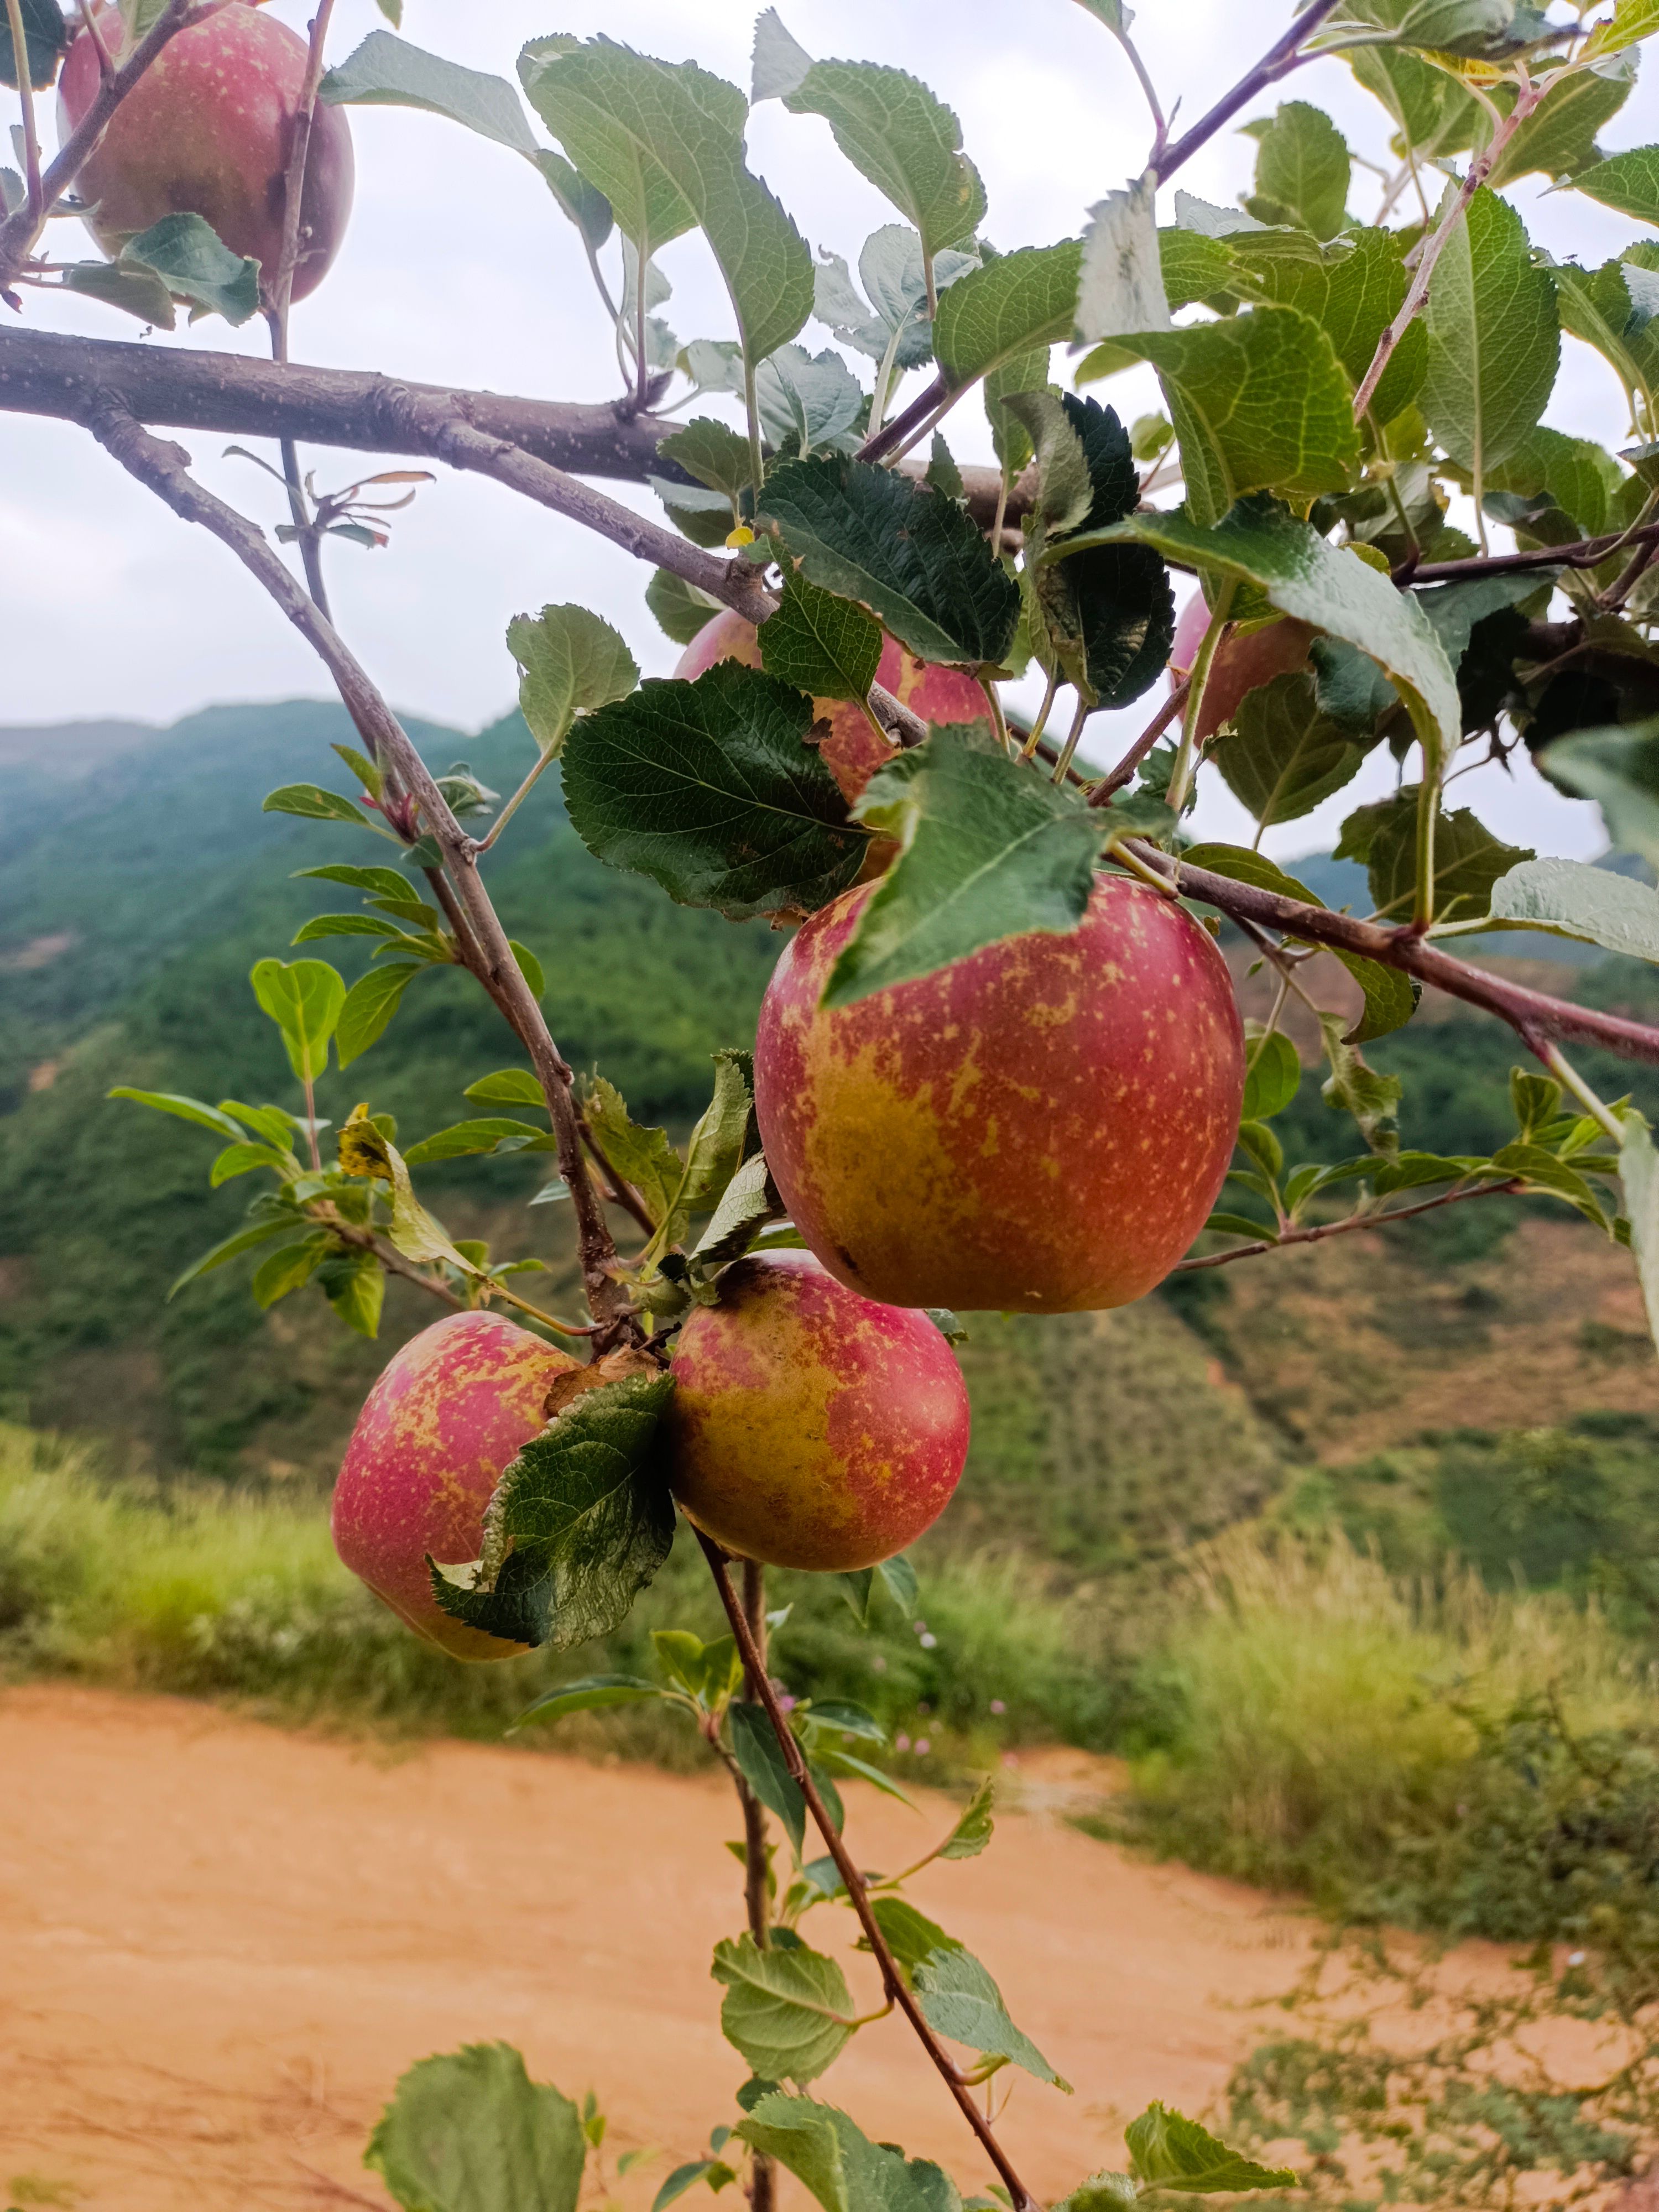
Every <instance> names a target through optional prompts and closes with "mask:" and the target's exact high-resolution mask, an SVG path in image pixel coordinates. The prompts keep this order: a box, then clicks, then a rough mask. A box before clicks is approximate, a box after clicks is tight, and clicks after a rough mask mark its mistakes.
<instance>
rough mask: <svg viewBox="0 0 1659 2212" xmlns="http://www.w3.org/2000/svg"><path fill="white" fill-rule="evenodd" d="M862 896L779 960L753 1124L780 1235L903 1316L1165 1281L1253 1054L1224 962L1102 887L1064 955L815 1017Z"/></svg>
mask: <svg viewBox="0 0 1659 2212" xmlns="http://www.w3.org/2000/svg"><path fill="white" fill-rule="evenodd" d="M872 896H873V889H872V886H869V885H855V886H854V889H853V890H850V891H845V892H843V893H842V896H841V897H840V898H838V899H836V900H835V901H833V902H831V904H829V906H826V907H824V908H822V909H821V910H820V911H819V912H818V913H817V914H815V915H813V916H812V918H811V921H808V922H807V923H806V924H805V927H803V928H802V929H801V930H800V932H799V934H798V935H797V936H796V937H795V938H794V939H793V942H792V943H791V944H790V945H788V946H787V948H786V949H785V951H784V953H783V956H782V957H781V959H780V961H779V962H778V964H777V967H776V969H775V971H774V973H773V976H772V981H771V982H770V983H769V985H768V987H767V991H766V996H765V999H764V1000H763V1003H762V1006H761V1014H760V1024H759V1030H758V1032H757V1037H756V1041H755V1106H756V1111H757V1115H758V1116H759V1120H760V1130H761V1136H762V1139H763V1143H764V1145H765V1147H766V1157H767V1159H768V1161H769V1164H770V1166H771V1170H772V1174H773V1176H774V1177H775V1181H776V1182H777V1186H778V1188H779V1190H780V1192H781V1194H782V1196H783V1200H784V1202H785V1204H786V1205H787V1207H788V1209H789V1212H790V1214H791V1216H792V1218H793V1221H794V1224H795V1226H796V1227H797V1228H798V1229H799V1231H800V1233H801V1235H802V1236H803V1237H805V1240H806V1243H807V1244H808V1245H809V1246H810V1247H811V1249H812V1251H813V1252H815V1253H816V1254H817V1256H818V1258H819V1259H820V1260H821V1261H823V1265H824V1266H825V1267H827V1268H829V1272H830V1273H831V1274H833V1275H835V1276H836V1278H837V1279H839V1280H840V1281H842V1282H843V1283H847V1284H849V1285H853V1286H854V1287H855V1288H856V1289H859V1290H860V1291H865V1292H866V1294H867V1295H868V1296H869V1297H875V1298H884V1299H886V1300H888V1301H890V1303H891V1304H894V1305H897V1306H924V1305H929V1306H931V1305H939V1306H955V1307H958V1308H962V1309H963V1310H973V1309H976V1308H994V1309H997V1310H1001V1311H1005V1312H1024V1313H1075V1312H1080V1311H1085V1310H1091V1309H1094V1308H1097V1307H1101V1306H1119V1305H1127V1304H1129V1303H1130V1302H1131V1301H1132V1300H1133V1299H1135V1298H1139V1297H1143V1296H1144V1295H1145V1294H1146V1292H1147V1291H1150V1290H1151V1289H1152V1287H1153V1285H1155V1284H1157V1283H1158V1282H1160V1281H1162V1279H1163V1278H1164V1276H1165V1275H1166V1274H1168V1273H1169V1272H1170V1268H1171V1267H1173V1266H1174V1265H1175V1263H1176V1261H1177V1260H1179V1259H1180V1257H1181V1256H1182V1253H1183V1252H1185V1251H1186V1249H1187V1248H1188V1245H1189V1244H1190V1243H1192V1241H1193V1238H1194V1237H1195V1236H1196V1235H1197V1234H1198V1231H1200V1228H1202V1226H1203V1225H1204V1221H1205V1218H1206V1215H1207V1214H1208V1213H1209V1211H1210V1208H1211V1207H1212V1205H1213V1204H1214V1202H1215V1199H1216V1195H1217V1194H1218V1191H1219V1190H1220V1188H1221V1184H1222V1181H1223V1178H1224V1177H1225V1174H1226V1171H1227V1164H1228V1161H1229V1159H1230V1158H1231V1153H1232V1149H1233V1141H1234V1138H1235V1136H1236V1134H1237V1128H1238V1117H1239V1108H1240V1104H1241V1103H1242V1100H1243V1086H1244V1038H1243V1029H1242V1027H1241V1024H1240V1022H1239V1018H1238V1010H1237V1006H1236V1005H1235V1003H1234V1000H1233V991H1232V984H1231V980H1230V979H1229V976H1228V974H1227V967H1226V963H1225V961H1224V960H1223V958H1222V957H1221V954H1220V952H1219V951H1218V950H1217V948H1216V945H1215V942H1214V940H1213V939H1212V938H1211V937H1210V935H1209V933H1207V932H1206V930H1205V929H1204V928H1203V927H1200V924H1199V923H1198V922H1197V921H1194V919H1193V917H1192V915H1189V914H1188V912H1187V911H1186V909H1185V908H1182V907H1181V906H1179V905H1177V904H1176V902H1175V901H1174V900H1172V899H1169V898H1165V897H1163V896H1160V894H1159V893H1158V892H1157V891H1155V890H1152V889H1151V888H1150V887H1149V886H1147V885H1146V884H1140V883H1136V882H1134V881H1133V880H1132V879H1131V878H1128V877H1126V876H1102V877H1100V878H1097V882H1096V884H1095V889H1094V893H1093V896H1092V897H1091V901H1090V903H1089V908H1088V911H1087V912H1086V914H1085V916H1084V920H1083V923H1082V927H1080V928H1079V929H1078V930H1077V931H1075V932H1074V933H1073V934H1072V935H1070V936H1066V937H1062V936H1051V935H1047V934H1043V933H1031V934H1030V935H1027V936H1024V937H1016V938H1011V939H1006V940H1005V941H1004V942H1002V943H1001V944H999V945H987V947H986V948H985V949H984V951H981V952H975V953H974V954H972V955H971V956H970V957H969V958H967V959H965V960H960V961H957V963H955V964H954V965H953V966H951V967H949V968H945V969H940V970H939V972H938V973H937V974H935V975H927V976H923V977H921V978H920V979H919V980H918V981H915V982H908V983H900V984H897V985H896V986H895V987H893V988H892V989H890V990H887V991H882V992H878V993H877V994H875V995H873V996H872V997H870V998H867V999H863V1000H858V1001H856V1002H855V1003H854V1005H852V1006H841V1007H836V1008H833V1009H831V1008H827V1007H824V1006H820V1004H819V1000H820V999H821V998H822V996H823V988H824V985H825V982H826V981H827V980H828V978H829V973H830V970H831V969H833V967H834V965H835V963H836V956H837V955H838V954H839V953H840V951H841V950H842V946H843V945H846V943H847V942H848V939H849V938H850V937H851V936H852V934H853V930H854V925H855V924H856V922H857V921H858V918H859V916H860V914H861V913H862V912H863V909H864V908H865V906H866V903H867V902H868V901H869V899H870V898H871V897H872Z"/></svg>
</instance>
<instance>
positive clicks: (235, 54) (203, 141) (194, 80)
mask: <svg viewBox="0 0 1659 2212" xmlns="http://www.w3.org/2000/svg"><path fill="white" fill-rule="evenodd" d="M98 24H99V28H100V31H101V32H102V33H103V35H104V40H105V44H106V46H109V47H110V48H111V50H112V52H117V51H118V48H119V45H120V41H121V36H122V26H121V16H120V11H119V9H118V8H116V7H113V6H105V7H102V8H100V10H99V15H98ZM306 64H307V48H306V43H305V40H303V39H301V38H299V37H297V36H296V35H295V33H294V32H292V31H290V30H289V28H288V27H287V25H286V24H283V23H279V22H277V21H276V18H275V17H274V16H270V15H264V14H263V13H262V12H261V11H260V9H258V6H257V5H254V4H252V0H230V4H229V5H228V6H227V7H224V8H222V9H220V10H219V12H218V14H217V15H213V16H210V18H209V20H208V21H206V22H205V23H202V24H198V25H197V27H196V28H195V29H194V30H191V31H181V32H180V33H179V36H178V37H177V38H176V39H174V40H173V42H172V44H171V45H170V46H166V47H164V48H163V50H162V52H161V56H160V58H158V59H157V60H156V61H155V64H153V65H152V66H151V68H150V69H149V71H148V73H147V74H146V75H145V76H143V78H141V79H140V81H139V82H138V83H137V85H136V86H135V87H134V88H133V89H132V91H131V93H129V94H128V95H127V97H126V99H125V100H123V102H122V103H121V105H120V106H119V107H118V108H117V110H116V112H115V113H114V115H113V116H112V118H111V119H110V122H109V125H108V126H107V128H106V130H105V132H104V136H103V139H102V141H101V143H100V145H99V147H98V149H97V150H96V152H95V153H94V155H93V156H92V158H91V159H90V161H88V162H87V164H86V166H85V167H84V168H83V169H82V172H81V175H80V180H79V185H78V189H79V191H80V192H81V193H82V197H84V198H86V199H88V200H89V201H91V202H93V203H94V208H93V212H92V214H91V215H90V216H89V217H88V228H89V229H90V230H91V232H92V234H93V236H94V239H96V240H97V241H98V244H99V245H100V246H101V247H102V248H103V250H104V252H106V253H107V254H109V255H111V256H112V257H113V256H114V255H115V254H117V253H118V252H120V250H121V247H122V246H123V245H125V242H126V240H128V239H130V238H135V237H137V235H138V234H139V233H140V232H141V231H145V230H148V229H149V228H150V226H151V224H152V223H157V222H160V221H161V218H162V216H168V215H199V216H202V217H203V218H204V221H206V222H210V223H211V224H212V226H213V228H214V229H215V230H216V231H217V232H218V234H219V235H220V237H221V238H222V239H223V240H224V242H225V244H226V245H227V246H229V247H230V249H231V251H232V252H234V253H246V254H251V255H252V257H253V258H254V259H255V260H256V261H258V263H259V264H260V266H261V268H262V269H263V270H264V275H265V277H266V279H267V281H269V280H270V278H272V277H273V276H275V275H276V264H277V262H278V260H279V258H281V254H282V248H283V209H284V205H285V203H286V199H287V190H286V178H287V171H288V161H289V150H290V149H291V147H292V144H293V131H294V118H295V112H296V110H297V108H298V106H299V103H300V97H301V91H302V89H303V87H304V82H305V75H306ZM98 85H99V61H98V53H97V50H96V48H95V47H94V45H93V42H92V39H91V37H90V35H89V33H87V32H85V31H82V33H80V35H79V36H78V37H77V38H76V40H75V41H74V43H73V45H72V46H70V51H69V55H68V58H66V59H65V61H64V68H63V72H62V75H61V76H60V77H59V79H58V120H59V125H60V129H61V131H62V132H63V134H64V136H65V137H67V135H68V133H69V132H70V131H72V130H73V129H74V127H75V125H76V124H77V123H78V122H79V121H80V120H81V118H82V116H83V115H84V114H85V113H86V112H87V110H88V107H90V106H91V105H92V102H93V99H94V95H95V94H96V93H97V90H98ZM353 179H354V167H353V161H352V153H351V131H350V126H349V125H348V124H347V122H346V118H345V114H344V112H343V110H342V109H340V108H337V107H327V106H324V105H323V104H322V103H321V102H320V101H319V103H318V106H317V108H316V110H315V112H314V113H313V118H312V125H311V143H310V148H309V150H308V152H307V156H306V174H305V190H304V192H303V194H302V196H301V234H300V258H299V261H298V264H297V265H296V266H295V271H294V297H295V299H296V300H303V299H304V298H305V297H306V295H307V293H310V292H314V291H315V290H316V289H317V287H318V285H319V284H320V283H322V281H323V278H324V277H325V276H326V275H327V273H328V270H329V265H330V264H331V262H332V260H333V258H334V256H335V254H336V253H337V252H338V250H339V245H340V240H341V239H342V238H343V235H344V234H345V227H346V220H347V218H348V216H349V215H350V213H351V193H352V184H353Z"/></svg>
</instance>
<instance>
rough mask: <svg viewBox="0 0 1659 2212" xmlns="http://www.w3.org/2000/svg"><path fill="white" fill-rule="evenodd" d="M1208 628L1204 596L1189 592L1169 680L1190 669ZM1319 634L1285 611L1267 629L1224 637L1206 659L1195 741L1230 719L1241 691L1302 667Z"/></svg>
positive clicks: (1210, 736)
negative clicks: (1208, 668)
mask: <svg viewBox="0 0 1659 2212" xmlns="http://www.w3.org/2000/svg"><path fill="white" fill-rule="evenodd" d="M1209 626H1210V610H1209V609H1208V607H1206V605H1205V604H1204V594H1203V592H1194V593H1193V596H1192V597H1191V599H1188V602H1187V604H1186V605H1185V606H1184V607H1183V608H1182V611H1181V619H1180V621H1179V622H1178V623H1176V634H1175V642H1174V644H1173V645H1172V646H1171V647H1170V683H1171V684H1176V683H1178V682H1180V681H1181V680H1182V678H1184V677H1186V676H1188V675H1189V674H1190V673H1191V672H1192V665H1193V663H1194V661H1195V660H1196V659H1197V658H1198V648H1199V647H1200V645H1201V644H1202V643H1203V641H1204V633H1205V631H1206V629H1208V628H1209ZM1318 635H1319V633H1318V631H1317V630H1316V629H1314V628H1313V627H1312V626H1311V625H1310V623H1304V622H1297V621H1295V620H1294V619H1293V618H1292V617H1291V616H1288V615H1286V616H1284V617H1281V618H1280V619H1279V621H1278V622H1276V623H1270V624H1269V625H1268V627H1267V629H1256V630H1250V631H1248V632H1247V633H1246V634H1245V635H1243V637H1230V638H1228V639H1226V640H1225V641H1224V642H1223V643H1222V644H1221V645H1220V646H1219V647H1217V650H1216V656H1215V659H1213V660H1212V662H1211V663H1210V673H1209V678H1208V680H1207V681H1206V684H1205V686H1204V698H1203V702H1202V704H1201V705H1200V708H1199V712H1198V734H1199V738H1200V740H1203V739H1206V738H1212V737H1213V736H1214V735H1215V733H1216V732H1217V731H1218V729H1220V728H1221V727H1222V726H1223V725H1224V724H1225V723H1227V722H1231V720H1232V719H1233V716H1234V715H1235V714H1237V712H1238V704H1239V702H1240V700H1241V699H1243V696H1244V695H1245V693H1246V692H1248V691H1254V690H1256V689H1257V688H1258V687H1259V686H1260V685H1261V684H1271V683H1272V682H1273V678H1274V677H1275V676H1286V675H1288V674H1289V673H1290V671H1291V670H1292V669H1295V668H1305V667H1306V665H1307V662H1308V647H1310V645H1311V644H1312V643H1313V641H1314V640H1315V638H1316V637H1317V636H1318Z"/></svg>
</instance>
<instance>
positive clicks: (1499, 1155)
mask: <svg viewBox="0 0 1659 2212" xmlns="http://www.w3.org/2000/svg"><path fill="white" fill-rule="evenodd" d="M1488 1164H1489V1166H1490V1167H1491V1168H1492V1170H1495V1171H1498V1172H1501V1173H1503V1174H1504V1175H1509V1176H1520V1177H1521V1178H1522V1180H1523V1182H1525V1183H1526V1186H1527V1188H1528V1190H1537V1191H1547V1192H1548V1193H1549V1194H1550V1195H1551V1196H1552V1197H1553V1198H1562V1199H1565V1200H1566V1202H1567V1204H1568V1205H1569V1206H1576V1207H1577V1210H1578V1212H1580V1213H1582V1214H1583V1215H1584V1217H1585V1218H1586V1219H1588V1220H1590V1221H1593V1222H1595V1225H1596V1227H1597V1228H1598V1229H1601V1230H1603V1231H1606V1230H1607V1229H1608V1228H1609V1227H1610V1224H1609V1222H1608V1220H1607V1213H1606V1212H1605V1210H1604V1208H1603V1207H1602V1205H1601V1200H1600V1199H1599V1198H1598V1197H1597V1196H1596V1194H1595V1191H1594V1190H1593V1189H1592V1188H1590V1186H1589V1183H1588V1182H1585V1180H1584V1178H1583V1176H1582V1175H1581V1174H1580V1173H1579V1171H1578V1170H1577V1168H1575V1167H1571V1166H1570V1165H1569V1164H1567V1162H1566V1161H1565V1160H1564V1159H1562V1158H1560V1156H1559V1153H1556V1152H1550V1151H1549V1150H1548V1149H1547V1147H1546V1146H1543V1145H1536V1144H1533V1145H1528V1144H1514V1145H1503V1146H1499V1147H1498V1151H1497V1152H1494V1153H1493V1154H1492V1159H1491V1161H1490V1162H1489V1163H1488Z"/></svg>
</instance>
